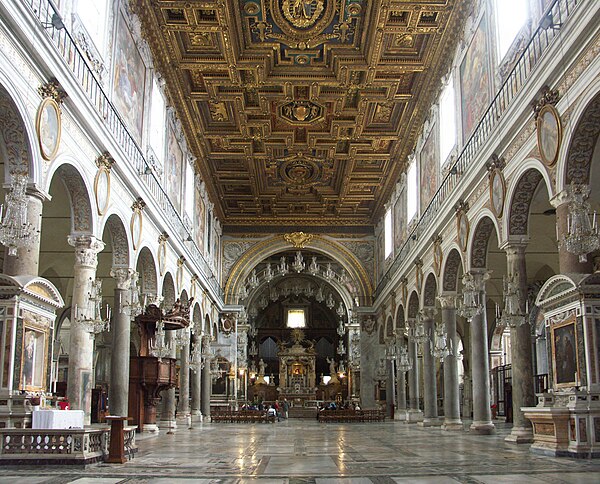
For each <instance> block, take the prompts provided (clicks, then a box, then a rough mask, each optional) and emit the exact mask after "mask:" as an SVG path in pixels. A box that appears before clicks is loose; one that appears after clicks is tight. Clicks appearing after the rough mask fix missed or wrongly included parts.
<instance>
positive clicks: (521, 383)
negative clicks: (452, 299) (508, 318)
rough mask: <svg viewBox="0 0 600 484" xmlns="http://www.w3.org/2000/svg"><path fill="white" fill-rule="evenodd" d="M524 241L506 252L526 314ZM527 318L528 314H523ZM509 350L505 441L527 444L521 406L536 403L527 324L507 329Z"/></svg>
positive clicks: (530, 433) (529, 428)
mask: <svg viewBox="0 0 600 484" xmlns="http://www.w3.org/2000/svg"><path fill="white" fill-rule="evenodd" d="M525 247H526V245H525V244H518V243H509V244H508V245H507V246H506V247H504V250H505V251H506V262H507V272H508V275H509V276H516V277H518V280H519V304H520V307H521V312H522V313H523V314H525V311H526V305H527V304H526V300H527V266H526V263H525ZM525 317H526V318H527V321H528V320H529V315H525ZM510 350H511V368H512V408H513V427H512V430H511V433H510V435H509V436H507V437H506V439H505V440H506V441H507V442H514V443H516V444H528V443H531V442H533V429H532V425H531V422H530V421H529V419H527V418H525V414H524V413H523V412H522V411H521V408H522V407H534V406H535V404H536V400H535V393H534V388H533V363H532V347H531V327H530V326H529V324H523V325H521V326H516V327H511V328H510Z"/></svg>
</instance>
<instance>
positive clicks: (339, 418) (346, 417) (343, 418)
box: [317, 409, 385, 423]
mask: <svg viewBox="0 0 600 484" xmlns="http://www.w3.org/2000/svg"><path fill="white" fill-rule="evenodd" d="M317 420H318V421H319V422H324V423H327V422H332V423H340V422H383V421H385V412H384V411H383V410H350V409H347V410H346V409H342V410H322V411H321V412H319V414H318V415H317Z"/></svg>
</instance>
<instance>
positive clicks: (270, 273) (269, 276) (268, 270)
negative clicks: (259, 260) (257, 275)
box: [265, 262, 275, 282]
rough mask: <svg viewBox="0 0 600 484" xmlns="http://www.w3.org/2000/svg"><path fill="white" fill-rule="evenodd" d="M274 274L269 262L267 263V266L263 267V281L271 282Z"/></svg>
mask: <svg viewBox="0 0 600 484" xmlns="http://www.w3.org/2000/svg"><path fill="white" fill-rule="evenodd" d="M274 276H275V274H273V269H272V268H271V263H270V262H269V263H268V264H267V268H266V269H265V281H267V282H271V280H272V279H273V277H274Z"/></svg>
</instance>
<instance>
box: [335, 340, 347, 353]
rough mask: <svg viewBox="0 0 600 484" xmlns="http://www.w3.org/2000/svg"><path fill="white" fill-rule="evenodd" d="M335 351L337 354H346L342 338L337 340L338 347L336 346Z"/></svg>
mask: <svg viewBox="0 0 600 484" xmlns="http://www.w3.org/2000/svg"><path fill="white" fill-rule="evenodd" d="M336 353H337V354H338V355H339V356H344V355H345V354H346V348H344V342H343V341H342V340H339V342H338V347H337V350H336Z"/></svg>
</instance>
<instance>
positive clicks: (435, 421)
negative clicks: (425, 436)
mask: <svg viewBox="0 0 600 484" xmlns="http://www.w3.org/2000/svg"><path fill="white" fill-rule="evenodd" d="M417 425H418V426H419V427H440V426H441V425H442V421H441V420H440V419H439V417H423V420H422V421H421V422H418V423H417Z"/></svg>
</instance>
